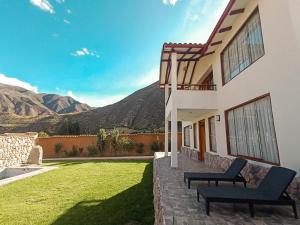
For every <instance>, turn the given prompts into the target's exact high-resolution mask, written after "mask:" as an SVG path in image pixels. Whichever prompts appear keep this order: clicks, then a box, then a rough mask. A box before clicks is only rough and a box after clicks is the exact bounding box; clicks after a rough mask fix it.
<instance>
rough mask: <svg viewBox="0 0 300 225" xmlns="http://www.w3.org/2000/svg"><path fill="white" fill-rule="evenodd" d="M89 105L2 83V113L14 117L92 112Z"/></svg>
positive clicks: (0, 95) (0, 94) (0, 108)
mask: <svg viewBox="0 0 300 225" xmlns="http://www.w3.org/2000/svg"><path fill="white" fill-rule="evenodd" d="M90 109H91V107H90V106H88V105H87V104H83V103H80V102H78V101H76V100H74V99H73V98H71V97H69V96H59V95H55V94H37V93H34V92H32V91H29V90H26V89H24V88H21V87H17V86H10V85H6V84H1V83H0V113H5V114H9V115H12V116H30V117H35V116H46V115H54V114H56V113H58V114H63V113H78V112H83V111H88V110H90Z"/></svg>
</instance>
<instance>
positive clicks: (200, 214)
mask: <svg viewBox="0 0 300 225" xmlns="http://www.w3.org/2000/svg"><path fill="white" fill-rule="evenodd" d="M163 156H164V155H163V153H156V156H155V159H154V189H153V191H154V207H155V225H196V224H197V225H201V224H203V225H204V224H205V225H213V224H218V225H223V224H224V225H225V224H226V225H233V224H235V225H236V224H247V225H250V224H255V225H274V224H284V225H292V224H293V225H294V224H300V220H296V219H294V215H293V211H292V208H291V207H288V206H287V207H286V206H270V207H269V206H255V217H254V218H251V217H250V213H249V210H248V205H242V204H220V203H213V204H211V214H210V216H206V214H205V207H204V201H203V199H201V198H200V202H197V199H196V188H197V187H198V186H199V185H201V186H207V183H204V182H194V183H192V185H191V189H188V188H187V185H186V184H184V182H183V172H184V171H201V172H220V171H218V170H215V169H211V168H209V167H208V166H207V165H205V164H204V163H201V162H199V161H196V160H192V159H189V158H187V157H186V156H185V155H184V154H178V162H179V164H178V168H177V169H171V168H170V157H163ZM221 185H226V184H224V183H223V184H222V183H221ZM227 185H232V184H227ZM297 207H298V212H299V204H298V205H297Z"/></svg>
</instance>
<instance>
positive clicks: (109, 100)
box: [67, 91, 128, 107]
mask: <svg viewBox="0 0 300 225" xmlns="http://www.w3.org/2000/svg"><path fill="white" fill-rule="evenodd" d="M67 95H68V96H70V97H72V98H74V99H76V100H77V101H79V102H81V103H86V104H88V105H89V106H92V107H103V106H106V105H111V104H113V103H116V102H118V101H120V100H122V99H123V98H125V97H126V96H128V95H86V94H83V95H77V94H76V95H75V94H74V93H73V92H72V91H68V92H67Z"/></svg>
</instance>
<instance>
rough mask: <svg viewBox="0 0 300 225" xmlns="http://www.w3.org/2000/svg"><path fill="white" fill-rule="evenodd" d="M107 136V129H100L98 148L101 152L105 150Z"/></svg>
mask: <svg viewBox="0 0 300 225" xmlns="http://www.w3.org/2000/svg"><path fill="white" fill-rule="evenodd" d="M106 138H107V134H106V131H105V129H99V131H98V134H97V147H98V149H99V151H100V152H103V151H104V150H105V145H106Z"/></svg>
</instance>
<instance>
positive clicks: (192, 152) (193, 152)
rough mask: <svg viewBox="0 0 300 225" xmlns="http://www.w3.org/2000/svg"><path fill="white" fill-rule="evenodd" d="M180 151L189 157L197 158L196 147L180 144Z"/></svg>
mask: <svg viewBox="0 0 300 225" xmlns="http://www.w3.org/2000/svg"><path fill="white" fill-rule="evenodd" d="M180 151H181V153H183V154H185V155H186V156H187V157H188V158H190V159H193V160H199V151H198V150H196V149H193V148H190V147H185V146H182V147H181V150H180Z"/></svg>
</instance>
